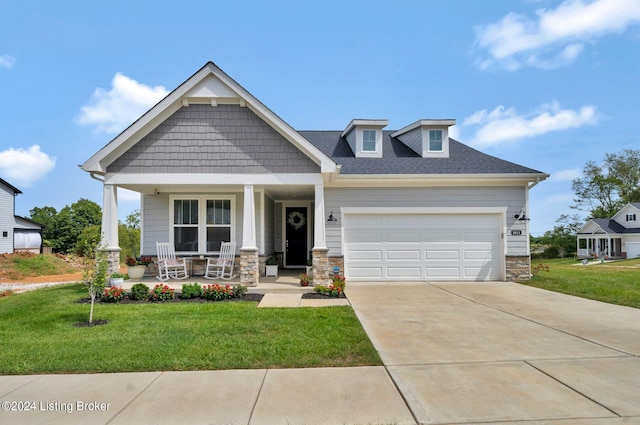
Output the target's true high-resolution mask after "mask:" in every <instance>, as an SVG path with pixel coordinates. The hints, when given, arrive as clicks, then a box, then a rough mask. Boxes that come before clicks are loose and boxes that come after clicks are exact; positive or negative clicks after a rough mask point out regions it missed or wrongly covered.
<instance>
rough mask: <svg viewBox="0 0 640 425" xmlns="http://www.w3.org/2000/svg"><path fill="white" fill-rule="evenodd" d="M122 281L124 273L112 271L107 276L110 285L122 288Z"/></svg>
mask: <svg viewBox="0 0 640 425" xmlns="http://www.w3.org/2000/svg"><path fill="white" fill-rule="evenodd" d="M123 283H124V275H123V274H120V273H114V274H112V275H111V277H110V278H109V284H110V285H111V286H112V287H116V288H122V284H123Z"/></svg>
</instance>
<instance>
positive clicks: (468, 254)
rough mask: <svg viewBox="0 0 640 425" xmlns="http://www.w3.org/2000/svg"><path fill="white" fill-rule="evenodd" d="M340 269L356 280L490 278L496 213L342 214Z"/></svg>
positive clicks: (494, 269)
mask: <svg viewBox="0 0 640 425" xmlns="http://www.w3.org/2000/svg"><path fill="white" fill-rule="evenodd" d="M345 226H346V228H345V239H344V243H345V271H346V273H347V277H349V278H355V279H359V280H366V279H371V280H394V279H397V280H493V279H500V278H501V276H502V271H501V270H502V267H503V265H502V264H503V261H504V260H503V258H502V256H501V255H500V254H501V252H502V250H501V249H500V244H501V242H502V241H501V239H500V220H499V216H498V215H497V214H494V215H490V214H478V215H457V216H455V215H453V216H452V215H444V214H404V215H403V214H395V215H393V214H389V215H383V214H371V215H368V214H348V215H346V217H345Z"/></svg>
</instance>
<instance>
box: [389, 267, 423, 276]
mask: <svg viewBox="0 0 640 425" xmlns="http://www.w3.org/2000/svg"><path fill="white" fill-rule="evenodd" d="M420 272H421V270H420V267H387V278H388V279H421V278H422V276H421V274H420Z"/></svg>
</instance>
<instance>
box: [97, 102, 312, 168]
mask: <svg viewBox="0 0 640 425" xmlns="http://www.w3.org/2000/svg"><path fill="white" fill-rule="evenodd" d="M108 171H109V172H111V173H117V172H123V173H318V172H320V167H319V166H318V165H317V164H316V163H315V162H313V161H312V160H311V159H309V157H307V156H306V155H305V154H303V153H302V152H300V151H299V150H298V149H297V148H296V147H295V146H293V145H292V144H291V143H290V142H289V141H287V140H286V139H285V138H283V137H282V136H281V135H280V134H279V133H278V132H276V131H275V130H274V129H273V128H271V127H270V126H269V125H267V124H266V123H265V122H264V121H262V120H261V119H260V118H259V117H258V116H257V115H256V114H254V113H253V112H252V111H251V110H250V109H248V108H241V107H240V106H238V105H219V106H217V107H212V106H210V105H190V106H188V107H183V108H181V109H180V110H178V111H177V112H176V113H174V114H173V115H172V116H171V117H169V118H168V119H167V120H166V121H164V122H163V123H162V124H160V125H159V126H158V127H157V128H155V129H154V130H153V131H152V132H151V133H149V134H148V135H147V136H145V137H144V138H143V139H142V140H140V141H139V142H138V143H137V144H136V145H135V146H133V147H132V148H131V149H129V150H128V151H127V152H125V153H124V154H123V155H122V156H121V157H120V158H118V159H117V160H116V161H114V162H113V163H112V164H111V165H109V167H108Z"/></svg>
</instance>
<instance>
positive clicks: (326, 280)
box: [311, 248, 332, 286]
mask: <svg viewBox="0 0 640 425" xmlns="http://www.w3.org/2000/svg"><path fill="white" fill-rule="evenodd" d="M328 253H329V249H328V248H313V250H312V251H311V258H312V265H313V269H312V272H311V274H312V276H313V284H314V286H315V285H330V284H331V282H332V279H331V276H332V272H331V265H330V264H329V256H328V255H327V254H328Z"/></svg>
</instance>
